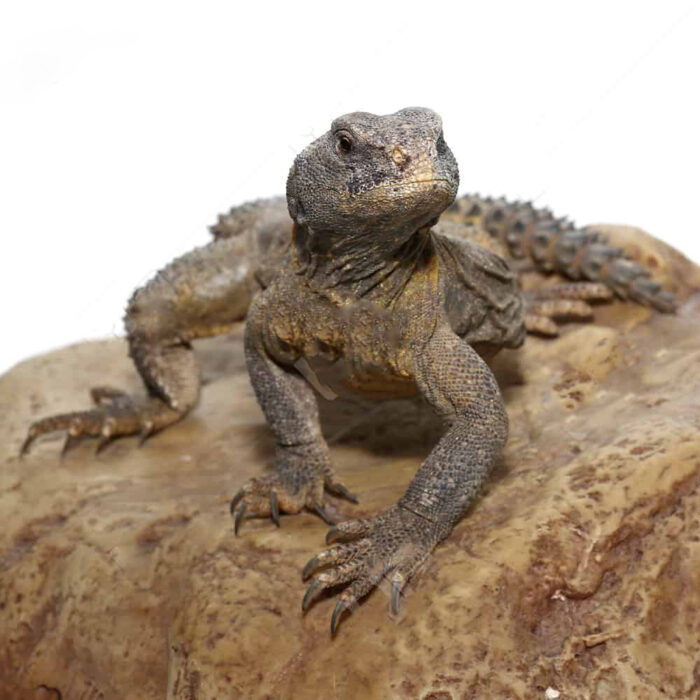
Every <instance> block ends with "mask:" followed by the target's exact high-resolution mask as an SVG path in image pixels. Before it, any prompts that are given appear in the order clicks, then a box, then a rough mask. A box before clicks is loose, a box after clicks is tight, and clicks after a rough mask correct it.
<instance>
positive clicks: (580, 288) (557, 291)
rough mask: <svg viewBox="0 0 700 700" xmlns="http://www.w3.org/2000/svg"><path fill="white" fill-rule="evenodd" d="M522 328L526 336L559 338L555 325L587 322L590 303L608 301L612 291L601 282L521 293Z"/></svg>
mask: <svg viewBox="0 0 700 700" xmlns="http://www.w3.org/2000/svg"><path fill="white" fill-rule="evenodd" d="M524 296H525V302H526V311H525V327H526V329H527V331H528V333H534V334H536V335H544V336H556V335H559V326H558V324H560V323H562V322H564V321H590V320H592V318H593V308H592V306H591V305H590V303H589V302H599V301H608V300H610V299H611V298H612V296H613V293H612V291H611V290H610V289H609V288H608V287H606V286H605V285H604V284H601V283H600V282H571V283H564V284H557V285H553V286H550V287H542V288H540V289H530V290H527V291H526V292H524Z"/></svg>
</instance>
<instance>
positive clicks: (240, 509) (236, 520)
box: [233, 501, 247, 535]
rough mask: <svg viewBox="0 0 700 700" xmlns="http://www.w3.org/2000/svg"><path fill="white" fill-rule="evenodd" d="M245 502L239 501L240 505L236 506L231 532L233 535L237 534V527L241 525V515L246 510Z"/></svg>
mask: <svg viewBox="0 0 700 700" xmlns="http://www.w3.org/2000/svg"><path fill="white" fill-rule="evenodd" d="M246 508H247V506H246V503H245V501H244V502H243V503H241V505H240V506H239V507H238V510H237V511H236V517H235V518H234V521H233V522H234V525H233V532H234V534H235V535H238V528H240V526H241V522H242V520H243V516H244V515H245V511H246Z"/></svg>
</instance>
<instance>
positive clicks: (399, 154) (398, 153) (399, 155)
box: [391, 146, 406, 167]
mask: <svg viewBox="0 0 700 700" xmlns="http://www.w3.org/2000/svg"><path fill="white" fill-rule="evenodd" d="M391 159H392V160H393V161H394V163H396V165H398V166H399V167H401V166H402V165H403V164H404V163H405V162H406V156H405V155H404V152H403V151H402V150H401V149H400V148H399V147H398V146H394V150H393V152H392V154H391Z"/></svg>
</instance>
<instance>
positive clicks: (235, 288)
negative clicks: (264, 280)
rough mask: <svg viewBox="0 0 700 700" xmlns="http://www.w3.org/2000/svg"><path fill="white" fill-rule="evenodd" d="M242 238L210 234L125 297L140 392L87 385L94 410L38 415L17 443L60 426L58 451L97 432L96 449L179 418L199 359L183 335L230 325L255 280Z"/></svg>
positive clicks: (192, 392)
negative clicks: (218, 237)
mask: <svg viewBox="0 0 700 700" xmlns="http://www.w3.org/2000/svg"><path fill="white" fill-rule="evenodd" d="M246 242H247V239H246V238H244V237H239V238H233V239H224V240H218V241H215V242H213V243H210V244H209V245H207V246H203V247H201V248H197V249H195V250H193V251H191V252H190V253H187V254H186V255H183V256H182V257H180V258H178V259H177V260H175V261H173V262H172V263H170V265H168V266H167V267H166V268H164V269H163V270H161V271H160V272H159V273H158V274H157V275H156V276H155V277H154V278H153V279H152V280H151V281H150V282H148V283H147V284H146V285H145V286H144V287H142V288H141V289H138V290H137V291H136V292H135V293H134V295H133V296H132V298H131V300H130V302H129V304H128V307H127V312H126V317H125V326H126V332H127V340H128V343H129V354H130V355H131V357H132V359H133V360H134V364H135V365H136V368H137V370H138V371H139V374H140V375H141V378H142V379H143V381H144V383H145V385H146V388H147V390H148V395H147V396H144V397H141V396H131V395H129V394H126V393H124V392H122V391H119V390H117V389H112V388H108V387H99V388H95V389H93V390H92V392H91V393H92V398H93V401H94V403H95V404H96V405H95V408H93V409H88V410H84V411H75V412H71V413H63V414H60V415H56V416H49V417H47V418H42V419H41V420H38V421H36V422H35V423H33V424H32V425H31V427H30V428H29V431H28V433H27V437H26V439H25V441H24V444H23V445H22V449H21V454H24V453H25V452H27V451H28V449H29V447H30V445H31V444H32V442H33V441H34V440H35V439H36V438H38V437H39V436H41V435H43V434H45V433H49V432H54V431H57V430H65V431H66V433H67V436H66V441H65V443H64V447H63V452H65V451H66V450H67V449H68V448H69V447H71V446H72V445H73V444H75V443H76V442H77V441H78V440H79V439H80V438H82V437H86V436H89V437H98V438H100V441H99V443H98V450H100V449H101V448H103V447H104V446H106V445H107V444H108V443H109V442H110V441H111V440H113V439H114V438H116V437H120V436H124V435H134V434H136V435H139V434H140V435H141V436H142V439H145V438H146V437H148V436H149V435H151V434H153V433H155V432H157V431H158V430H162V429H163V428H165V427H167V426H169V425H171V424H173V423H175V422H176V421H178V420H180V419H181V418H182V417H183V416H185V415H186V414H187V413H188V412H189V411H190V410H191V409H192V408H193V407H194V406H195V405H196V403H197V400H198V398H199V391H200V372H199V365H198V363H197V360H196V358H195V355H194V352H193V350H192V346H191V341H192V340H194V339H196V338H203V337H207V336H213V335H218V334H220V333H224V332H226V331H227V330H230V329H231V328H232V326H233V324H234V322H235V321H237V320H240V319H241V318H243V316H244V315H245V312H246V310H247V307H248V304H249V302H250V298H251V295H252V293H253V292H254V291H255V284H254V282H252V281H251V276H252V275H251V268H252V267H253V264H254V262H255V257H254V253H253V251H250V250H248V249H247V247H246Z"/></svg>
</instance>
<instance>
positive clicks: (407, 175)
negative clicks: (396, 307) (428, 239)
mask: <svg viewBox="0 0 700 700" xmlns="http://www.w3.org/2000/svg"><path fill="white" fill-rule="evenodd" d="M458 184H459V172H458V169H457V162H456V161H455V158H454V156H453V155H452V152H451V151H450V149H449V148H448V146H447V144H446V143H445V139H444V136H443V133H442V120H441V119H440V117H439V116H438V115H437V114H436V113H435V112H433V111H432V110H430V109H425V108H422V107H408V108H406V109H402V110H400V111H398V112H396V113H394V114H388V115H384V116H380V115H376V114H369V113H367V112H352V113H351V114H346V115H344V116H342V117H338V119H336V120H335V121H334V122H333V123H332V125H331V128H330V131H328V132H327V133H325V134H324V135H323V136H321V138H319V139H317V140H316V141H314V142H313V143H311V144H310V145H309V146H307V148H305V149H304V150H303V151H302V152H301V153H300V154H299V155H298V156H297V157H296V159H295V161H294V164H293V165H292V168H291V170H290V172H289V178H288V179H287V204H288V207H289V213H290V214H291V216H292V218H293V219H294V220H295V221H296V223H297V224H298V225H300V226H305V227H308V228H310V229H312V230H313V231H314V232H316V234H320V235H321V236H322V237H323V233H324V232H328V233H329V234H331V233H332V234H333V235H334V236H338V235H341V236H351V237H357V236H364V235H371V237H372V239H373V241H374V243H375V245H376V244H379V239H382V238H383V237H385V238H386V239H389V240H386V243H387V244H396V243H400V242H401V239H402V238H403V239H405V238H406V237H407V236H408V235H410V234H412V233H413V232H415V231H416V230H418V229H420V228H422V227H425V226H427V225H429V224H431V223H432V222H433V221H435V220H436V219H437V218H438V217H439V216H440V214H441V213H442V212H443V211H444V210H445V209H446V208H447V207H448V206H449V205H450V204H451V203H452V201H453V200H454V198H455V196H456V194H457V186H458Z"/></svg>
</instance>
